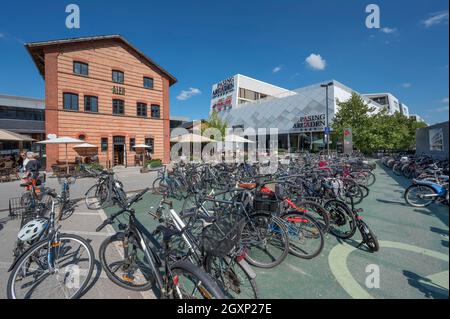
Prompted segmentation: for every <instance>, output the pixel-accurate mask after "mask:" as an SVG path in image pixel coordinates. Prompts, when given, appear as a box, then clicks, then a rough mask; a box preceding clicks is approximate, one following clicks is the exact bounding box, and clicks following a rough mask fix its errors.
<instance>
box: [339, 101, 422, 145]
mask: <svg viewBox="0 0 450 319" xmlns="http://www.w3.org/2000/svg"><path fill="white" fill-rule="evenodd" d="M337 104H338V106H339V108H340V109H339V112H338V113H337V114H336V116H335V118H334V119H333V125H332V126H333V130H334V136H333V138H334V140H335V141H338V140H341V139H342V134H343V130H344V129H345V128H351V129H352V131H353V145H354V147H356V148H357V149H358V150H360V151H362V152H365V153H368V152H372V151H375V150H377V149H395V150H405V151H406V150H413V149H414V148H415V136H416V130H417V129H418V128H422V127H424V126H426V124H424V123H420V122H416V121H415V120H413V119H411V118H408V117H406V116H404V115H403V114H401V113H399V112H397V113H395V114H393V115H390V114H388V113H387V111H386V110H382V111H380V112H378V113H376V114H374V113H373V111H374V109H373V108H371V107H370V106H369V105H367V104H366V103H365V102H364V100H363V99H362V98H361V97H360V96H359V95H358V94H356V93H354V94H352V97H351V98H350V99H349V100H348V101H346V102H339V101H338V102H337Z"/></svg>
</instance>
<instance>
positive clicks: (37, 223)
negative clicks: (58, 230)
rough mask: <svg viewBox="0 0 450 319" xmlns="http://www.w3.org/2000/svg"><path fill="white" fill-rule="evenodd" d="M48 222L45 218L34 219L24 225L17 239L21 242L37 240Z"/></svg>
mask: <svg viewBox="0 0 450 319" xmlns="http://www.w3.org/2000/svg"><path fill="white" fill-rule="evenodd" d="M47 223H48V220H47V219H45V218H38V219H34V220H32V221H30V222H28V223H26V224H25V226H23V227H22V229H21V230H20V231H19V234H18V235H17V237H18V238H19V239H20V240H21V241H30V240H34V239H36V238H38V237H39V236H40V235H41V234H42V232H43V231H44V229H45V228H46V226H47Z"/></svg>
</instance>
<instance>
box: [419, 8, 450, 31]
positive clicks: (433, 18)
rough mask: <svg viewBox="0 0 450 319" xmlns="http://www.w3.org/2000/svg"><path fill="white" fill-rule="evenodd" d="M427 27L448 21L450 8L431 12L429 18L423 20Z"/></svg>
mask: <svg viewBox="0 0 450 319" xmlns="http://www.w3.org/2000/svg"><path fill="white" fill-rule="evenodd" d="M422 23H423V24H424V25H425V27H426V28H429V27H432V26H434V25H438V24H442V23H448V10H447V11H440V12H436V13H432V14H430V17H429V18H428V19H425V20H423V21H422Z"/></svg>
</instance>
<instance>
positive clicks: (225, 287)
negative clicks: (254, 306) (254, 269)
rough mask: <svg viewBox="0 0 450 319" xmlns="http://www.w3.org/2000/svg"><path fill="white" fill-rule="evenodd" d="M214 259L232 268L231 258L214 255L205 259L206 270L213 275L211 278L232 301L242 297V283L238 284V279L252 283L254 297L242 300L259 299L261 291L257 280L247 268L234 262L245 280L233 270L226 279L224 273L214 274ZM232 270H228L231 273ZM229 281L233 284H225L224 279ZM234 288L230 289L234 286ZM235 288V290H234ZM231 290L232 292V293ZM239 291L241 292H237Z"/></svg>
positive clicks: (245, 297) (244, 297) (226, 275)
mask: <svg viewBox="0 0 450 319" xmlns="http://www.w3.org/2000/svg"><path fill="white" fill-rule="evenodd" d="M213 259H220V260H221V261H222V262H224V263H225V264H226V265H227V267H230V262H229V261H228V260H227V259H230V258H228V257H227V258H220V257H215V256H212V255H207V256H206V257H205V270H206V271H207V272H208V273H209V274H210V275H211V277H212V278H213V279H215V280H216V282H217V283H218V285H219V287H221V289H222V290H223V291H224V294H225V295H229V296H230V297H231V298H232V299H241V298H236V297H235V296H238V297H240V296H239V295H240V293H241V291H240V290H239V288H240V284H241V283H240V282H239V283H236V282H235V281H236V279H237V280H247V281H248V282H249V283H250V289H251V294H252V296H250V297H248V296H242V299H259V290H258V285H257V283H256V278H252V277H251V275H250V274H249V273H248V271H247V270H246V269H245V267H243V266H242V265H241V263H239V262H236V261H233V265H235V266H236V267H238V268H239V269H240V271H241V272H242V273H243V274H244V276H245V278H242V279H241V278H239V275H238V274H236V271H235V270H234V269H233V270H231V274H225V278H223V277H224V276H223V275H222V273H220V274H215V275H214V274H213V272H214V269H212V264H213V262H214V261H213ZM241 262H244V263H247V262H246V261H245V260H242V261H241ZM229 271H230V270H228V272H229ZM226 278H227V279H228V280H230V281H231V282H232V283H231V284H228V283H225V282H224V279H226ZM233 285H234V287H230V286H233ZM237 285H239V287H236V286H237ZM233 288H234V289H233ZM230 290H231V291H230ZM237 290H239V291H237Z"/></svg>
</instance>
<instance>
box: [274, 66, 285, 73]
mask: <svg viewBox="0 0 450 319" xmlns="http://www.w3.org/2000/svg"><path fill="white" fill-rule="evenodd" d="M282 69H283V67H282V66H281V65H279V66H276V67H274V68H273V70H272V72H273V73H278V72H280V71H281V70H282Z"/></svg>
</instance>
